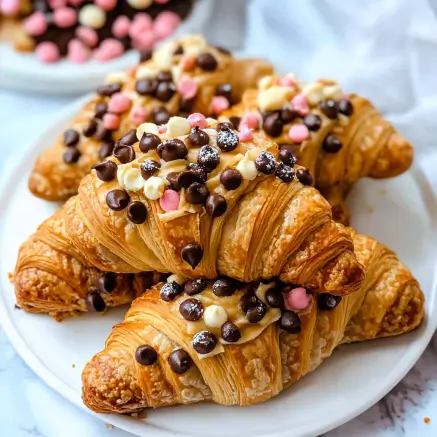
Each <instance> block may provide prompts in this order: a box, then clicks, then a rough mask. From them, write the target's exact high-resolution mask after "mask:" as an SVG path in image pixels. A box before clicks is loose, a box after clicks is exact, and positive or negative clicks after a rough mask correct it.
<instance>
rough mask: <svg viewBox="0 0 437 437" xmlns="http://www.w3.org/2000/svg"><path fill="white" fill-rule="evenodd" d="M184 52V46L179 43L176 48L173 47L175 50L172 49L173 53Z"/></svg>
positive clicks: (180, 53) (179, 53)
mask: <svg viewBox="0 0 437 437" xmlns="http://www.w3.org/2000/svg"><path fill="white" fill-rule="evenodd" d="M183 54H184V48H183V47H182V46H181V45H180V44H179V45H178V46H177V47H176V48H175V50H174V52H173V55H183Z"/></svg>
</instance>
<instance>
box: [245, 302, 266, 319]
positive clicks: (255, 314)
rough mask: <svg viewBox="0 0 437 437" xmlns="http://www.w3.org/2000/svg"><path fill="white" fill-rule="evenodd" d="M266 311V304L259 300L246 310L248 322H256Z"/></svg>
mask: <svg viewBox="0 0 437 437" xmlns="http://www.w3.org/2000/svg"><path fill="white" fill-rule="evenodd" d="M266 312H267V306H266V304H265V303H263V302H261V301H260V300H259V301H258V302H257V303H256V305H255V306H253V307H251V308H249V309H248V310H247V313H246V317H247V320H248V321H249V323H258V322H259V321H261V320H262V319H263V317H264V316H265V314H266Z"/></svg>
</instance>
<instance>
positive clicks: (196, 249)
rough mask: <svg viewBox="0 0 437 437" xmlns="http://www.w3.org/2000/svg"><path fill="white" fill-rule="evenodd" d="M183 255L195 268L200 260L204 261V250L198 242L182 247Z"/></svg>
mask: <svg viewBox="0 0 437 437" xmlns="http://www.w3.org/2000/svg"><path fill="white" fill-rule="evenodd" d="M181 257H182V259H183V260H184V261H185V262H187V263H188V264H189V265H190V266H191V268H192V269H195V268H196V266H197V265H198V264H199V263H200V261H202V258H203V250H202V248H201V247H200V246H199V245H198V244H187V245H186V246H185V247H183V248H182V251H181Z"/></svg>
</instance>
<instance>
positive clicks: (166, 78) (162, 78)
mask: <svg viewBox="0 0 437 437" xmlns="http://www.w3.org/2000/svg"><path fill="white" fill-rule="evenodd" d="M156 79H157V80H158V82H171V81H172V80H173V76H172V74H171V73H170V72H169V71H161V72H159V73H158V76H157V77H156Z"/></svg>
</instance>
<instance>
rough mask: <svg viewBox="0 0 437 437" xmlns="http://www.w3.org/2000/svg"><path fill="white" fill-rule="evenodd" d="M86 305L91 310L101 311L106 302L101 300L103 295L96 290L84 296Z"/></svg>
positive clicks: (104, 307)
mask: <svg viewBox="0 0 437 437" xmlns="http://www.w3.org/2000/svg"><path fill="white" fill-rule="evenodd" d="M86 303H87V307H88V309H89V310H91V311H97V312H98V313H102V312H103V311H105V309H106V303H105V301H104V300H103V297H102V296H100V294H99V293H97V292H96V291H94V292H92V293H91V294H89V295H88V296H87V297H86Z"/></svg>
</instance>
